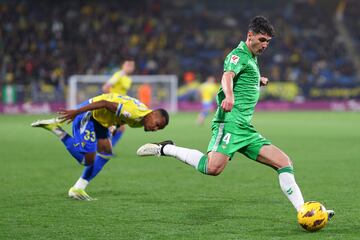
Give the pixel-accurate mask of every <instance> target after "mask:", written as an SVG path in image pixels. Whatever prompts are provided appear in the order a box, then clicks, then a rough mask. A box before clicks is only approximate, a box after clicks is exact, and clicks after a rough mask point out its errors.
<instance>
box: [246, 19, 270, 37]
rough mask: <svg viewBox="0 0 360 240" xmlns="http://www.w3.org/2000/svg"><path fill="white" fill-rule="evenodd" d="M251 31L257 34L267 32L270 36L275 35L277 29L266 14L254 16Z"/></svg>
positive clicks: (250, 25)
mask: <svg viewBox="0 0 360 240" xmlns="http://www.w3.org/2000/svg"><path fill="white" fill-rule="evenodd" d="M249 31H252V32H254V33H255V34H258V33H261V34H267V35H269V36H270V37H273V36H274V35H275V30H274V27H273V25H272V24H271V23H270V21H269V20H268V19H267V18H266V17H264V16H256V17H254V18H253V19H252V20H251V22H250V24H249Z"/></svg>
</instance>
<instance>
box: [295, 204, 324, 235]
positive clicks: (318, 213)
mask: <svg viewBox="0 0 360 240" xmlns="http://www.w3.org/2000/svg"><path fill="white" fill-rule="evenodd" d="M297 219H298V223H299V224H300V225H301V226H302V227H303V228H304V229H306V230H307V231H310V232H315V231H318V230H320V229H322V228H323V227H325V225H326V223H327V222H328V213H327V212H326V208H325V207H324V206H323V205H322V204H321V203H319V202H315V201H310V202H306V203H304V205H302V207H301V208H300V210H299V211H298V215H297Z"/></svg>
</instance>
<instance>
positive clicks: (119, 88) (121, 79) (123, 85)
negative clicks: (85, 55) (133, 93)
mask: <svg viewBox="0 0 360 240" xmlns="http://www.w3.org/2000/svg"><path fill="white" fill-rule="evenodd" d="M107 83H109V84H110V85H111V87H110V89H109V92H110V93H117V94H120V95H127V92H128V90H129V89H130V87H131V84H132V80H131V78H130V77H129V76H128V75H125V73H124V71H122V70H119V71H117V72H115V73H114V74H113V75H112V77H111V78H110V79H109V80H108V81H107Z"/></svg>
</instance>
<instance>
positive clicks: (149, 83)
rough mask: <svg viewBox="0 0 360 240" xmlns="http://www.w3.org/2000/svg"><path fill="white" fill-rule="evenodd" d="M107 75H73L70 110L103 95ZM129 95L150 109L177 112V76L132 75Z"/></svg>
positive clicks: (68, 101) (69, 101)
mask: <svg viewBox="0 0 360 240" xmlns="http://www.w3.org/2000/svg"><path fill="white" fill-rule="evenodd" d="M110 77H111V76H107V75H73V76H71V77H70V79H69V94H68V99H67V105H68V108H71V109H73V108H75V107H76V106H77V105H78V104H79V103H81V102H83V101H86V100H87V99H89V98H92V97H94V96H97V95H100V94H102V90H101V89H102V85H103V84H104V83H105V82H106V81H107V80H108V79H109V78H110ZM131 79H132V80H133V82H132V85H131V88H130V90H129V91H128V95H129V96H131V97H134V98H137V99H139V100H140V101H141V102H143V103H145V104H146V105H147V106H148V107H149V108H151V109H156V108H164V109H166V110H168V111H169V112H177V87H178V79H177V76H176V75H132V76H131Z"/></svg>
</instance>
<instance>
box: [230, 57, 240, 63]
mask: <svg viewBox="0 0 360 240" xmlns="http://www.w3.org/2000/svg"><path fill="white" fill-rule="evenodd" d="M238 61H239V56H236V55H231V57H230V63H233V64H237V63H238Z"/></svg>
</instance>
